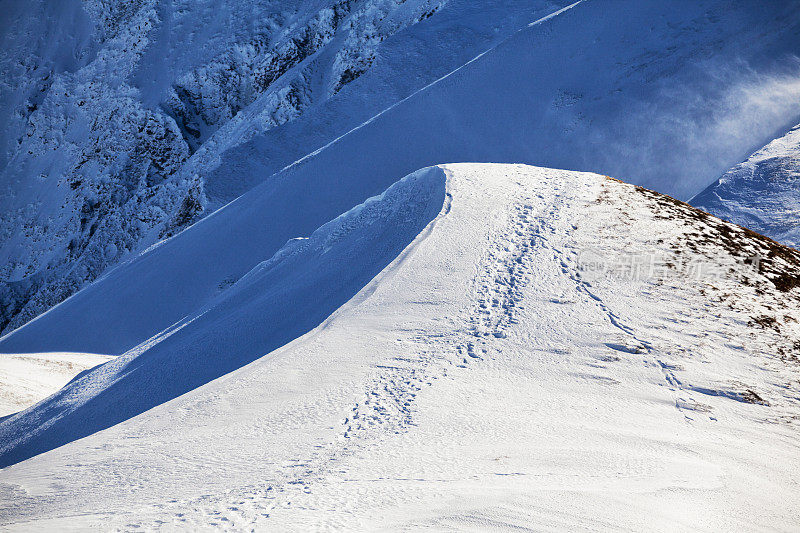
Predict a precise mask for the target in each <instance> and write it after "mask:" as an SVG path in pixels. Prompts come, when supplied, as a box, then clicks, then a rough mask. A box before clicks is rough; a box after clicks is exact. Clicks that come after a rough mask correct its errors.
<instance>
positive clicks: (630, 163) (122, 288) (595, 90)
mask: <svg viewBox="0 0 800 533" xmlns="http://www.w3.org/2000/svg"><path fill="white" fill-rule="evenodd" d="M476 9H477V8H476ZM442 13H443V12H442ZM473 14H474V12H473ZM434 18H435V17H432V18H431V19H430V20H431V21H433V20H434ZM799 23H800V6H798V5H797V4H796V3H793V2H775V3H769V4H768V5H766V6H765V5H763V4H762V3H750V2H743V3H741V4H736V5H735V6H730V5H729V3H727V2H716V1H713V0H708V1H704V2H691V3H687V5H686V6H685V9H682V10H675V9H674V8H673V7H672V6H671V5H669V4H668V3H664V2H660V1H645V2H636V3H635V5H632V4H631V3H630V2H622V1H610V2H595V1H585V2H582V3H579V4H574V5H573V7H571V8H570V9H567V10H565V11H560V12H558V14H557V15H556V16H552V17H545V20H540V21H537V23H535V24H532V25H531V26H529V27H528V26H526V27H525V28H524V29H523V30H521V31H519V32H518V33H516V34H514V35H513V36H511V37H510V38H508V39H506V40H504V41H503V42H502V43H500V44H499V45H497V46H496V47H494V48H492V49H491V50H489V51H488V52H487V53H485V54H483V55H481V56H480V57H477V58H476V59H475V60H474V61H471V62H469V63H467V64H465V65H464V66H463V67H462V68H460V69H458V70H456V71H454V72H453V73H452V74H450V75H448V76H445V77H443V78H441V79H440V80H438V81H437V82H436V83H433V84H432V85H430V86H427V87H426V88H424V89H423V90H420V91H419V92H417V93H415V94H413V95H411V96H410V97H409V98H407V99H405V100H403V101H402V102H400V103H399V104H397V105H396V106H393V107H391V108H389V109H387V110H386V111H385V112H382V113H380V114H378V115H377V116H375V117H374V118H372V119H370V120H368V121H367V122H365V123H364V124H362V125H361V126H359V127H358V128H356V129H354V130H352V131H350V132H349V133H347V134H345V135H342V136H341V137H339V138H338V139H337V140H336V141H334V142H332V143H330V144H329V145H326V146H325V147H323V148H321V149H320V150H318V151H315V152H313V153H312V154H310V155H309V156H308V157H305V158H303V159H302V160H300V161H299V162H298V163H296V164H292V165H289V166H288V167H287V168H285V169H283V170H282V171H280V172H277V173H276V174H274V175H273V176H271V177H269V178H268V179H266V174H265V171H267V170H268V169H277V168H280V165H283V164H287V163H290V162H291V161H293V157H300V156H302V155H304V153H303V152H298V151H297V150H298V148H297V147H306V146H308V145H314V146H317V144H315V143H317V142H319V140H320V137H319V135H320V133H319V132H320V131H323V132H325V131H327V132H333V131H334V130H335V124H338V123H337V121H336V120H337V119H336V117H338V116H343V115H346V114H347V113H346V112H345V111H344V110H346V109H352V108H353V107H356V104H357V103H358V102H359V100H358V95H357V93H356V92H355V88H356V86H355V85H354V86H353V91H354V92H353V93H352V94H351V96H352V98H353V100H348V101H349V102H350V104H347V105H346V104H345V103H341V104H340V105H342V106H345V107H343V108H339V107H337V105H338V104H334V103H333V101H331V103H330V105H327V104H326V105H321V106H320V108H319V110H318V111H315V112H314V114H313V116H312V115H311V114H308V115H306V116H305V118H298V119H297V120H295V121H293V122H292V123H291V124H286V125H284V126H282V127H280V128H274V129H272V130H270V133H269V134H268V135H256V136H253V137H252V138H251V139H250V140H249V141H248V142H245V143H244V144H242V145H241V146H239V147H237V148H232V149H230V150H228V151H227V152H226V154H227V155H225V156H224V157H222V158H221V160H220V161H218V162H217V163H215V164H217V165H218V167H215V168H217V170H215V171H214V172H210V173H208V174H206V175H205V177H204V178H203V179H204V181H205V183H206V184H207V185H208V184H210V183H211V182H212V181H217V182H219V181H218V180H222V181H224V182H225V183H228V184H230V183H232V180H233V181H236V180H238V179H239V178H241V177H242V176H245V177H248V178H247V179H249V178H250V177H262V178H265V181H264V182H263V183H262V184H261V185H259V186H258V187H256V188H254V189H252V190H251V191H249V192H248V193H247V194H245V195H243V196H242V197H240V198H238V199H237V200H235V201H233V202H232V203H231V204H229V205H227V206H225V207H224V208H223V209H221V210H219V211H217V212H215V214H214V216H211V217H209V218H207V219H205V220H203V221H201V222H200V223H198V224H195V225H194V226H193V227H191V228H189V230H187V231H185V232H184V233H182V234H180V235H179V236H177V237H176V238H174V239H171V240H169V241H167V242H164V243H162V244H160V245H159V246H157V247H156V248H155V249H153V250H150V251H149V252H148V253H145V254H143V255H141V256H139V257H136V258H134V259H132V260H131V261H130V262H129V263H127V264H124V265H122V266H121V267H120V268H118V269H116V270H114V271H112V272H110V273H108V275H107V276H106V277H104V278H103V279H101V280H99V281H97V282H96V283H94V284H93V285H92V286H90V287H88V288H87V289H86V290H84V291H82V292H81V293H79V294H78V295H76V296H75V297H74V298H72V299H70V300H69V301H68V302H66V303H65V304H64V305H61V306H59V307H57V308H55V309H53V310H52V311H51V312H50V313H48V314H47V315H45V316H43V317H41V319H40V320H37V321H36V322H33V323H30V324H28V325H27V326H25V327H23V328H21V329H19V330H17V331H15V332H13V333H11V334H10V335H8V336H6V337H5V338H4V339H3V340H0V351H3V352H26V351H32V352H39V351H49V350H69V351H76V352H91V353H107V354H120V353H123V352H125V351H126V350H128V349H130V348H132V347H133V346H136V345H137V344H139V343H141V342H143V341H144V340H145V339H147V338H149V337H151V336H152V335H154V334H156V333H158V332H159V331H161V330H163V329H164V328H167V327H169V326H170V325H171V324H173V323H175V322H176V321H178V320H180V319H182V318H183V317H184V316H187V315H191V314H193V313H196V312H197V311H198V310H199V309H201V308H202V307H203V306H204V305H206V304H207V303H208V302H209V301H210V300H211V299H213V298H214V297H216V295H217V294H219V292H220V291H222V290H223V289H224V288H225V287H226V286H228V285H230V284H231V283H233V282H235V281H236V280H237V279H239V278H240V277H241V276H242V275H244V274H245V273H246V272H248V271H249V270H250V269H252V268H253V267H254V266H255V265H256V264H258V263H259V262H261V261H264V260H266V259H268V258H269V257H270V256H271V255H272V254H273V253H275V252H276V251H277V250H278V248H279V247H280V246H282V245H283V244H284V243H285V242H286V241H287V240H288V239H290V238H293V237H297V236H300V235H308V234H309V233H310V232H312V231H314V229H315V228H317V227H318V226H320V225H321V224H324V223H325V222H326V221H328V220H330V219H331V218H332V217H335V216H336V215H338V214H339V213H341V212H344V211H346V210H348V209H350V208H352V207H353V206H355V205H358V204H359V203H360V202H363V201H364V200H365V199H366V198H369V197H370V196H373V195H376V194H379V193H380V192H381V191H382V190H384V189H385V188H386V187H388V186H389V185H390V184H392V183H393V182H395V181H396V180H397V179H399V178H400V177H401V176H404V175H406V174H408V173H410V172H413V171H414V170H416V169H418V168H422V167H425V166H428V165H432V164H437V163H440V162H442V161H498V162H519V161H526V162H532V163H536V164H542V165H545V166H555V167H559V168H580V169H585V170H594V171H603V172H606V173H610V172H613V175H618V176H622V177H626V178H630V179H633V180H634V181H637V182H642V183H647V184H649V185H650V186H653V187H656V186H658V188H660V189H661V190H667V191H673V192H675V191H678V192H682V194H681V195H682V196H685V197H688V196H689V195H691V194H693V193H694V192H696V191H697V190H699V189H700V188H701V187H703V186H705V185H706V184H707V183H708V182H709V181H711V180H712V179H713V178H714V177H716V176H718V175H720V174H721V173H722V172H723V171H724V170H725V169H728V168H730V166H731V165H732V164H734V163H735V162H737V161H740V160H741V159H742V157H744V156H745V154H746V153H748V152H749V151H751V150H752V146H753V145H758V144H759V143H760V144H763V142H766V141H765V139H766V138H768V137H769V136H770V135H772V132H773V131H774V129H775V124H776V123H781V124H782V123H784V122H787V121H788V120H794V119H792V118H791V117H793V116H796V115H797V114H798V113H800V103H799V102H800V99H798V98H796V96H797V95H799V94H800V84H798V83H797V77H796V76H794V75H790V74H792V72H793V71H792V70H791V69H794V68H796V66H797V65H796V63H795V62H793V61H788V63H787V62H786V61H782V60H784V59H785V56H786V54H787V53H788V51H790V50H794V49H795V47H796V44H797V43H796V38H795V36H794V35H795V34H794V31H795V29H796V27H797V25H798V24H799ZM387 43H388V41H387ZM632 43H634V44H632ZM401 52H402V49H396V50H395V53H397V54H400V53H401ZM365 76H367V75H365ZM354 83H355V82H354ZM344 100H345V91H344V90H343V91H342V92H340V93H339V95H338V96H337V99H336V101H337V102H344ZM348 106H349V107H348ZM313 117H317V118H313ZM787 123H788V122H787ZM326 124H327V125H326ZM332 124H333V125H334V126H332ZM787 127H788V125H787ZM328 128H331V129H328ZM340 133H343V132H340ZM762 137H763V139H764V140H758V141H757V142H756V139H761V138H762ZM197 153H200V151H198V152H197ZM197 153H196V154H197ZM193 160H196V158H195V156H193ZM209 168H210V167H209ZM704 175H707V177H706V178H703V176H704ZM676 176H682V178H680V179H679V178H676ZM243 179H244V178H243ZM235 190H237V191H238V190H239V189H235ZM187 272H191V273H192V274H191V275H190V276H187ZM130 280H136V282H135V283H131V282H130Z"/></svg>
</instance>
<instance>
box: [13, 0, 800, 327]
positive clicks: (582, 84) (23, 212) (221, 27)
mask: <svg viewBox="0 0 800 533" xmlns="http://www.w3.org/2000/svg"><path fill="white" fill-rule="evenodd" d="M568 4H571V2H567V1H563V2H561V1H545V0H542V1H536V2H531V1H530V0H525V1H522V0H519V1H512V0H508V1H505V2H474V1H472V0H469V1H467V0H450V1H449V2H442V1H433V0H408V1H405V2H395V1H389V0H359V1H334V0H330V1H328V0H325V1H319V2H317V1H314V2H312V1H296V2H289V3H287V2H257V3H253V2H242V1H234V0H230V1H226V2H222V3H219V2H215V3H208V2H196V1H192V2H189V1H177V0H175V1H170V2H156V1H154V0H146V1H145V0H142V1H137V2H111V1H99V0H93V1H86V2H82V3H81V2H78V1H77V0H70V1H65V2H55V3H54V2H46V1H38V2H14V1H11V0H7V1H6V3H5V4H4V6H6V7H8V12H9V16H8V17H7V18H6V19H5V21H4V25H3V35H2V37H3V51H2V54H3V55H2V58H0V63H2V65H1V66H0V68H2V70H3V73H4V76H3V82H2V84H3V85H2V88H0V102H1V103H2V105H0V108H2V109H0V119H3V121H4V124H6V125H7V126H6V127H4V130H3V132H2V133H1V134H0V141H2V142H0V152H2V153H1V154H0V162H2V163H3V169H2V175H0V187H2V195H0V208H2V211H0V213H2V220H0V299H1V300H2V311H1V316H0V324H2V325H3V327H4V331H6V332H8V331H10V330H12V329H14V328H15V327H17V326H19V325H22V324H23V323H25V322H27V321H28V320H30V319H31V318H33V317H34V316H37V315H39V314H40V313H42V312H43V311H45V310H47V309H49V308H50V307H52V306H53V305H54V304H55V303H57V302H60V301H62V300H63V299H64V298H65V297H67V296H69V295H70V294H72V293H74V292H75V291H76V290H78V289H79V288H81V287H83V286H85V284H86V283H88V282H90V281H92V280H95V279H97V277H99V276H101V275H102V274H103V273H104V272H106V271H107V269H108V268H109V267H110V266H113V265H115V264H117V263H119V262H124V261H127V260H129V259H132V258H134V257H135V256H136V254H137V253H139V252H140V251H141V250H143V249H146V248H147V247H148V246H150V245H151V244H153V243H155V242H157V241H159V240H160V239H163V238H165V237H168V236H170V235H173V234H175V233H177V232H179V231H180V230H181V229H183V228H185V227H187V226H188V225H191V224H192V223H194V222H195V221H196V220H198V219H199V218H201V217H203V216H204V215H206V214H208V213H209V212H212V211H214V210H215V209H216V208H217V207H219V206H221V205H223V204H225V203H227V202H229V201H231V200H233V199H235V198H236V197H238V196H239V195H241V194H242V193H244V192H246V191H248V190H250V189H251V188H252V187H253V186H255V185H257V184H260V183H263V182H264V181H265V180H267V178H269V177H270V176H273V175H274V176H275V177H276V179H291V177H292V176H294V173H292V172H288V173H287V172H280V171H281V169H283V168H284V167H286V166H287V165H290V164H291V163H293V162H294V161H297V160H298V159H300V158H303V157H304V156H306V155H307V154H309V153H311V152H313V151H314V150H316V149H317V148H319V147H320V146H323V145H325V144H326V143H328V142H330V141H331V140H332V139H335V138H338V137H339V136H341V135H343V134H344V133H346V132H347V131H348V130H350V129H351V128H353V127H356V126H358V125H359V124H361V123H363V122H364V121H367V120H369V119H370V118H371V117H374V116H375V115H376V114H377V113H380V112H381V111H383V110H385V109H386V108H387V107H390V106H392V105H394V104H397V103H398V102H400V101H401V100H403V99H404V98H406V97H409V96H410V95H412V94H414V93H415V92H416V91H418V90H419V89H420V88H422V87H425V86H426V85H427V84H429V83H431V82H433V81H435V80H437V79H440V78H441V77H442V76H444V75H446V74H447V73H449V72H452V71H453V70H454V69H457V68H458V67H460V66H462V65H464V64H465V63H466V62H467V61H469V60H471V59H473V58H475V57H476V56H477V55H478V54H482V53H485V55H484V56H482V57H481V58H479V59H478V60H477V61H475V62H473V63H470V64H469V65H467V66H466V67H465V68H463V69H461V70H460V71H459V72H458V73H457V74H455V75H452V76H449V77H448V78H447V80H445V81H443V82H441V83H437V84H436V85H437V87H435V88H432V89H431V90H426V91H423V93H424V94H420V95H418V96H417V97H415V98H412V99H411V101H410V102H407V103H405V104H403V105H401V106H400V108H399V109H398V110H397V111H396V112H395V113H391V114H390V115H391V116H392V117H393V118H392V119H391V120H390V121H388V126H387V121H386V120H385V119H384V120H381V121H380V122H381V123H382V126H381V129H383V130H384V131H383V132H381V133H379V134H378V137H377V139H381V138H384V139H385V141H386V142H385V143H384V145H385V146H382V147H381V146H378V147H371V148H372V150H371V151H363V150H360V149H362V148H364V147H363V146H358V147H356V148H358V149H359V150H357V151H355V152H351V153H350V154H349V155H348V154H347V153H346V151H347V150H349V149H352V145H351V146H349V147H346V148H344V149H343V150H344V151H343V152H341V155H340V157H341V158H342V160H346V159H348V158H349V159H350V160H353V159H364V162H363V165H364V166H368V167H370V168H371V169H375V168H381V167H384V166H385V165H387V164H391V168H389V167H384V168H387V170H389V171H388V172H387V176H388V179H387V180H386V181H383V182H381V183H373V182H371V181H365V183H367V182H368V183H369V186H363V187H362V186H359V187H358V188H357V189H356V190H354V191H352V194H351V197H350V198H349V199H348V200H347V202H346V203H345V202H341V203H338V204H336V205H334V206H331V209H330V210H327V211H326V212H325V213H321V215H320V217H319V218H316V219H315V220H314V221H313V222H311V223H310V225H309V227H308V228H305V230H311V229H313V228H314V227H316V226H317V225H319V224H321V223H323V222H324V221H325V220H328V219H329V218H330V217H331V216H333V215H334V214H335V213H338V212H341V211H344V210H346V209H349V208H350V207H353V206H354V205H357V204H358V203H360V202H362V201H363V200H364V199H366V198H367V197H369V196H371V195H374V194H377V193H378V192H379V191H380V190H382V189H384V188H385V187H386V186H387V185H388V184H389V183H391V181H394V180H395V179H397V178H398V177H399V176H402V175H404V174H407V173H409V172H411V171H413V170H414V169H417V168H420V167H423V166H427V165H431V164H435V163H438V162H440V161H459V160H483V161H504V162H519V161H523V162H530V163H536V164H541V165H545V166H557V167H562V168H576V169H583V170H595V171H602V172H606V173H613V174H614V175H619V176H625V177H627V178H628V179H630V180H632V181H634V182H636V183H644V184H646V185H648V186H650V187H652V188H656V189H658V190H662V191H665V192H669V193H672V194H674V195H676V196H679V197H688V196H689V195H691V194H693V193H694V192H696V191H697V190H699V188H700V187H702V186H705V185H706V183H707V182H708V181H710V180H711V179H712V178H713V177H716V176H718V175H720V174H721V173H722V172H723V171H724V170H725V169H727V168H729V167H730V166H731V165H732V164H734V163H735V162H737V161H740V160H741V159H742V157H743V156H744V155H745V154H746V153H747V151H749V150H752V147H753V146H756V145H763V144H764V143H765V142H766V140H767V136H768V135H770V134H771V132H773V131H774V130H775V129H777V128H780V127H783V126H787V125H788V124H784V122H787V123H788V122H790V121H791V122H793V123H796V121H797V120H796V119H797V118H800V105H798V104H797V98H796V96H797V95H798V94H800V86H798V84H797V83H796V76H795V74H796V64H794V63H792V61H790V60H788V59H787V57H788V56H791V55H792V54H796V52H797V50H796V38H795V35H796V30H797V27H798V24H800V22H799V21H800V13H799V12H798V8H797V4H796V3H794V2H788V1H787V2H770V3H768V4H766V5H765V4H764V3H762V2H741V3H736V4H734V5H731V4H730V3H728V2H723V1H721V0H704V1H702V2H694V3H691V4H689V5H687V6H685V8H684V9H681V10H675V9H673V8H672V6H669V5H668V4H667V3H664V2H660V1H656V0H647V1H642V2H635V3H631V2H624V1H619V0H615V1H607V2H596V1H589V0H587V1H584V2H581V3H579V4H577V5H575V6H574V7H573V8H572V9H570V10H569V11H567V12H561V13H560V14H559V15H558V16H555V17H548V15H549V14H552V13H554V12H559V10H560V9H561V8H563V7H565V6H567V5H568ZM540 19H544V20H542V22H541V23H540V24H538V25H536V26H535V27H528V24H529V23H531V22H532V21H536V20H540ZM518 30H521V31H518ZM487 50H488V51H489V52H487ZM589 72H591V73H592V75H591V76H589V75H587V73H589ZM345 82H347V83H345ZM459 85H460V86H461V87H462V88H463V90H459ZM434 104H435V107H431V106H433V105H434ZM402 113H405V114H406V117H412V116H413V117H414V120H413V124H408V123H405V122H404V121H406V120H409V119H408V118H403V117H402ZM731 117H735V119H736V120H735V121H731V120H730V119H731ZM732 126H735V127H732ZM367 129H368V131H370V132H373V133H374V131H375V129H376V128H374V127H373V128H367ZM676 131H679V132H680V133H679V134H676ZM468 132H469V133H468ZM382 136H385V137H382ZM356 137H357V136H356ZM337 144H345V145H346V144H347V143H337ZM386 146H393V147H399V149H398V150H387V149H386ZM337 151H338V149H337ZM393 152H396V154H395V155H396V157H392V158H391V161H387V158H388V157H389V155H392V153H393ZM322 159H324V158H322ZM317 161H321V159H317ZM314 164H319V163H313V164H312V166H313V165H314ZM346 167H347V165H345V166H342V165H337V166H336V167H335V168H332V169H325V172H326V173H328V180H329V182H330V186H333V185H334V184H336V183H338V182H339V181H340V180H341V179H342V178H341V174H342V173H345V172H347V168H346ZM309 172H310V171H309ZM276 173H277V174H276ZM278 176H280V177H282V178H278ZM365 180H366V179H365ZM284 237H286V236H284ZM272 251H274V249H273V250H272ZM259 259H261V258H259ZM250 267H252V264H250V265H246V266H243V267H242V269H243V270H242V271H246V270H247V269H249V268H250ZM241 273H242V272H239V274H241ZM223 282H224V280H222V279H220V280H217V282H216V284H219V283H223ZM181 310H182V311H185V312H189V311H191V309H181ZM179 316H182V315H179ZM179 316H173V315H170V317H169V320H168V321H167V322H166V324H164V325H167V324H169V323H171V322H173V321H174V320H177V319H178V318H179Z"/></svg>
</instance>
